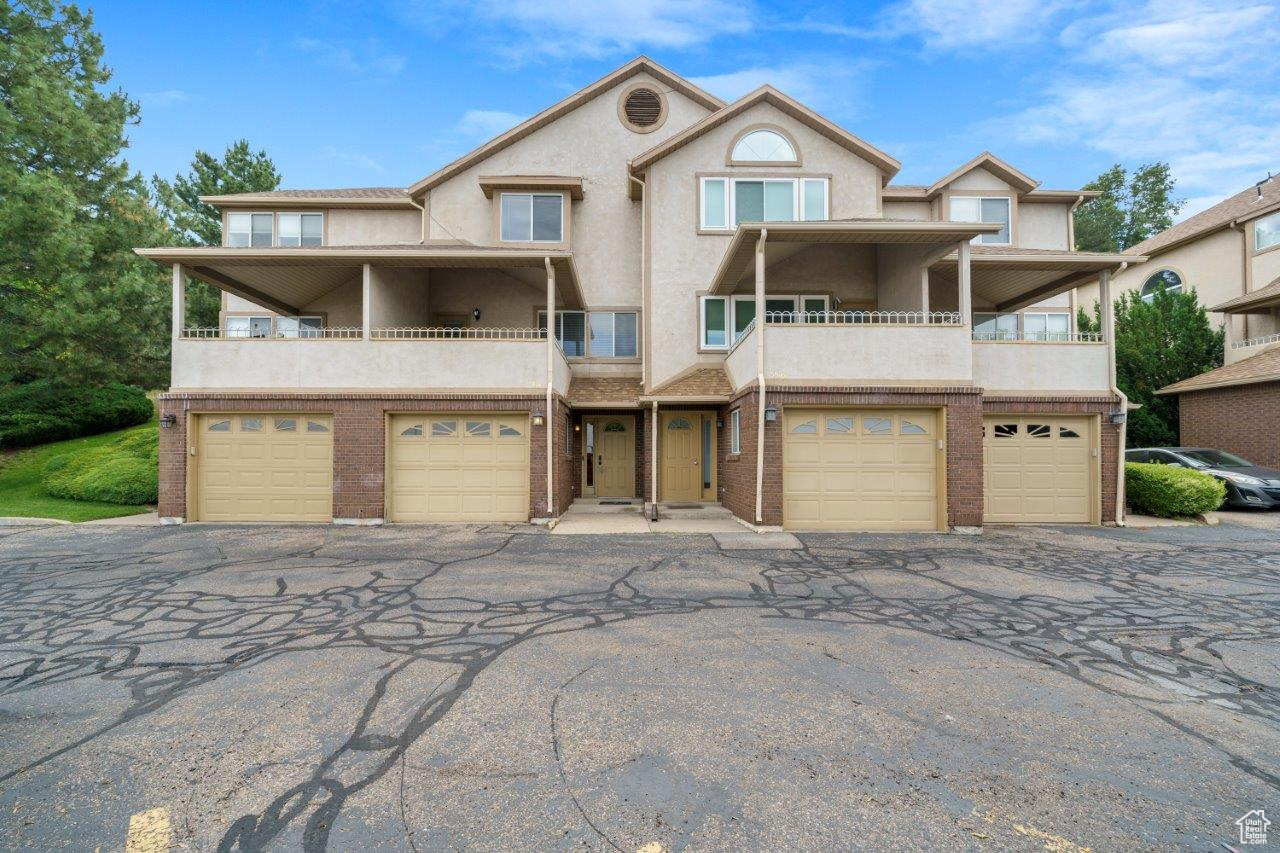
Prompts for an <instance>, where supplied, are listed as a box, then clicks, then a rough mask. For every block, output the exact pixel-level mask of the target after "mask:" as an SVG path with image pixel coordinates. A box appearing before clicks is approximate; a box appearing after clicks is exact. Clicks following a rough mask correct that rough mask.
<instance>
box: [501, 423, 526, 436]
mask: <svg viewBox="0 0 1280 853" xmlns="http://www.w3.org/2000/svg"><path fill="white" fill-rule="evenodd" d="M522 435H524V433H522V432H520V430H519V428H517V427H513V426H508V425H506V424H502V425H501V426H499V427H498V437H499V438H519V437H520V436H522Z"/></svg>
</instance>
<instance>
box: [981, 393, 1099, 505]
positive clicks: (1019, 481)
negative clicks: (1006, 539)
mask: <svg viewBox="0 0 1280 853" xmlns="http://www.w3.org/2000/svg"><path fill="white" fill-rule="evenodd" d="M983 425H984V429H983V433H984V436H983V467H984V471H983V476H984V480H985V505H986V508H985V512H984V516H985V519H986V520H987V521H991V522H1032V523H1067V522H1074V523H1079V522H1086V523H1087V522H1089V521H1090V520H1092V517H1093V512H1092V510H1093V501H1094V498H1093V494H1094V489H1093V481H1094V478H1095V476H1096V474H1095V471H1096V468H1095V464H1094V459H1093V457H1092V450H1091V447H1092V442H1091V440H1090V438H1089V436H1090V435H1091V434H1092V419H1091V418H1090V417H1087V416H1079V415H1064V416H1053V415H988V416H986V417H985V418H984V419H983Z"/></svg>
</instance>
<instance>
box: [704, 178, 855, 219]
mask: <svg viewBox="0 0 1280 853" xmlns="http://www.w3.org/2000/svg"><path fill="white" fill-rule="evenodd" d="M708 182H715V183H720V184H722V185H723V189H722V190H719V192H723V194H724V214H725V221H724V224H723V225H717V224H712V223H709V222H708V221H707V204H706V199H707V197H708V196H707V193H708V190H707V184H708ZM739 183H751V184H754V183H760V184H790V185H791V214H792V218H791V219H776V220H765V221H766V222H825V221H827V220H829V219H830V218H831V178H830V177H829V176H827V175H794V176H791V175H788V176H782V177H778V176H774V175H741V176H737V175H700V176H699V177H698V230H699V231H708V232H712V233H721V232H732V231H734V230H736V229H737V228H738V225H739V224H740V223H738V221H737V220H738V190H737V187H738V184H739ZM807 183H815V184H820V185H821V186H822V218H821V219H809V218H807V217H806V216H805V185H806V184H807Z"/></svg>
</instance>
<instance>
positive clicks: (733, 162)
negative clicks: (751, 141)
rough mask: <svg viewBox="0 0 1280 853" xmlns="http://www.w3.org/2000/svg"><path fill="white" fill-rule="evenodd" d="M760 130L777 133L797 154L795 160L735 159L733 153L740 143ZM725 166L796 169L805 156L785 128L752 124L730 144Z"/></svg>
mask: <svg viewBox="0 0 1280 853" xmlns="http://www.w3.org/2000/svg"><path fill="white" fill-rule="evenodd" d="M758 130H767V131H770V132H772V133H776V134H778V135H779V136H781V137H782V138H783V139H785V140H786V141H787V144H788V145H790V146H791V151H792V153H793V154H795V159H794V160H738V159H736V158H734V156H733V151H734V149H735V148H737V147H738V143H739V142H741V141H742V140H744V139H746V138H747V137H748V136H750V135H751V134H753V133H755V132H756V131H758ZM724 162H725V165H728V166H786V167H788V168H796V167H799V166H801V165H803V163H804V158H803V155H802V154H801V152H800V146H799V144H797V143H796V138H795V137H794V136H793V135H792V134H790V133H788V132H787V131H786V130H784V129H783V128H781V127H779V126H778V125H776V124H752V125H748V126H747V127H744V128H743V129H742V130H741V131H739V132H738V135H737V136H735V137H734V138H733V140H732V141H731V142H730V143H729V148H728V150H727V151H725V155H724Z"/></svg>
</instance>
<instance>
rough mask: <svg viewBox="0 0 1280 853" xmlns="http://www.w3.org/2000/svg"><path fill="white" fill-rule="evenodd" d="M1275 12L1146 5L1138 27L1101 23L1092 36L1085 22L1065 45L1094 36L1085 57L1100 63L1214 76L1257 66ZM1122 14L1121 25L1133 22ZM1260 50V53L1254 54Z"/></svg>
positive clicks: (1270, 43) (1270, 46)
mask: <svg viewBox="0 0 1280 853" xmlns="http://www.w3.org/2000/svg"><path fill="white" fill-rule="evenodd" d="M1275 15H1276V9H1275V8H1274V7H1268V6H1243V7H1240V8H1234V9H1233V8H1223V7H1221V6H1218V5H1216V4H1215V5H1214V6H1212V7H1205V6H1203V5H1202V4H1199V3H1193V2H1183V3H1160V4H1155V3H1152V4H1150V5H1149V6H1148V7H1147V9H1146V10H1145V13H1144V14H1140V15H1138V16H1137V17H1139V18H1140V19H1141V20H1142V21H1143V22H1142V23H1140V24H1131V25H1129V24H1123V23H1120V22H1119V21H1118V20H1117V21H1116V22H1115V25H1114V26H1106V24H1107V23H1110V21H1108V20H1107V19H1102V20H1103V23H1104V27H1103V28H1102V29H1101V31H1100V32H1096V33H1093V34H1091V33H1090V32H1089V30H1090V29H1091V28H1090V27H1089V25H1088V22H1085V23H1084V25H1082V26H1077V27H1074V28H1072V29H1071V30H1069V31H1068V33H1067V36H1068V41H1076V40H1078V39H1080V38H1081V37H1082V36H1084V37H1088V36H1089V35H1092V36H1093V37H1092V38H1091V39H1089V43H1088V46H1087V49H1088V54H1089V56H1091V57H1093V58H1094V59H1097V60H1099V61H1117V60H1119V61H1121V62H1125V63H1141V64H1143V65H1145V66H1146V67H1148V68H1164V69H1168V70H1171V71H1174V72H1176V73H1177V74H1190V75H1193V76H1214V75H1218V74H1221V73H1223V72H1225V71H1227V70H1228V68H1229V67H1231V68H1234V67H1236V66H1239V65H1243V64H1249V65H1253V64H1256V63H1257V62H1258V61H1260V60H1261V59H1263V58H1264V57H1265V55H1266V53H1268V52H1270V51H1273V50H1274V48H1275V42H1274V41H1273V40H1272V38H1273V37H1274V34H1275V28H1274V25H1270V26H1269V21H1268V18H1274V16H1275ZM1133 17H1134V16H1133V15H1125V16H1124V17H1123V20H1125V21H1129V20H1132V19H1133ZM1255 51H1259V53H1255Z"/></svg>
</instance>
